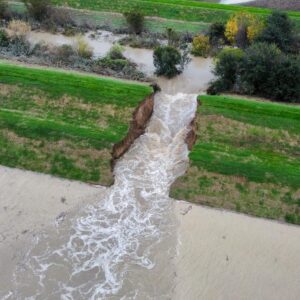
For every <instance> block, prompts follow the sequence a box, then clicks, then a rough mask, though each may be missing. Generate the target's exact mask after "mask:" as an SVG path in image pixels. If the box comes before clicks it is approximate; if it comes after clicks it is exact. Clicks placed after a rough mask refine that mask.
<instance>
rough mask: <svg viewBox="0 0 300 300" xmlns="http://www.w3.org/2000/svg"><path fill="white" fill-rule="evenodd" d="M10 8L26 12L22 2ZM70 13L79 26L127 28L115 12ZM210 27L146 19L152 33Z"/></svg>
mask: <svg viewBox="0 0 300 300" xmlns="http://www.w3.org/2000/svg"><path fill="white" fill-rule="evenodd" d="M9 6H10V9H11V10H12V11H15V12H18V13H24V12H25V11H26V9H25V6H24V4H23V3H21V2H10V3H9ZM69 13H70V15H71V17H72V19H73V20H74V21H75V23H76V24H77V25H79V26H80V25H86V24H89V25H90V26H100V27H104V28H106V27H108V28H110V29H113V30H114V29H120V28H126V27H127V24H126V20H125V18H124V17H123V16H122V14H116V13H115V12H104V11H95V10H80V9H72V10H70V11H69ZM208 27H209V23H204V22H183V21H181V20H171V19H161V18H155V19H153V18H152V17H146V19H145V30H147V31H149V32H152V33H163V32H165V31H166V28H173V29H175V30H176V31H178V32H191V33H199V32H203V31H204V30H207V29H208Z"/></svg>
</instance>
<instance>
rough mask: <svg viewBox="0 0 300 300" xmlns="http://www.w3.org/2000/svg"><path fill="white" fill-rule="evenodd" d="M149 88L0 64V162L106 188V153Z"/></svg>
mask: <svg viewBox="0 0 300 300" xmlns="http://www.w3.org/2000/svg"><path fill="white" fill-rule="evenodd" d="M151 92H152V88H150V87H148V86H146V85H142V84H134V83H128V82H122V81H118V80H113V79H106V78H99V77H95V76H89V75H80V74H77V73H67V72H64V71H57V70H47V69H46V70H42V69H37V68H29V67H22V66H17V65H13V64H9V63H7V62H3V61H0V164H1V165H5V166H9V167H17V168H24V169H28V170H32V171H38V172H43V173H48V174H53V175H57V176H61V177H65V178H69V179H75V180H81V181H85V182H92V183H99V184H110V183H111V182H112V174H111V170H110V159H111V154H110V152H111V149H112V146H113V144H115V143H116V142H118V141H120V140H122V139H123V138H124V137H125V135H126V133H127V131H128V127H129V124H130V120H131V117H132V112H133V110H134V109H135V108H136V107H137V105H138V103H139V102H140V101H142V100H143V99H144V98H145V97H146V96H147V95H149V94H150V93H151Z"/></svg>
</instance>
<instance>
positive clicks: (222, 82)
mask: <svg viewBox="0 0 300 300" xmlns="http://www.w3.org/2000/svg"><path fill="white" fill-rule="evenodd" d="M243 57H244V52H243V51H242V50H241V49H233V48H225V49H223V50H222V51H221V52H220V53H219V55H218V56H217V63H216V67H215V70H214V74H215V75H216V76H217V80H216V81H215V82H213V83H212V84H211V86H210V88H209V89H208V93H210V94H216V93H219V92H222V91H228V90H232V89H233V87H234V84H235V83H236V81H237V76H238V74H239V70H240V67H241V63H242V61H243Z"/></svg>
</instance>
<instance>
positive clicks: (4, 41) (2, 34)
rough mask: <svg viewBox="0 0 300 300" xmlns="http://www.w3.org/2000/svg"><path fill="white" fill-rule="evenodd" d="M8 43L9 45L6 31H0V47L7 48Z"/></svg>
mask: <svg viewBox="0 0 300 300" xmlns="http://www.w3.org/2000/svg"><path fill="white" fill-rule="evenodd" d="M8 43H9V38H8V35H7V33H6V31H4V30H3V29H0V47H6V46H8Z"/></svg>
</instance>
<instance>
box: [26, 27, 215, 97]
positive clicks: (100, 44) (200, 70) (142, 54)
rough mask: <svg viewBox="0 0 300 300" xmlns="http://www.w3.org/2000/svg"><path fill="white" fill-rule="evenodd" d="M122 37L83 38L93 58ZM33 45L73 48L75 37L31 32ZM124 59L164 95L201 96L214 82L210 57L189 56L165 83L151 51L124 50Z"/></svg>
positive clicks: (102, 33)
mask: <svg viewBox="0 0 300 300" xmlns="http://www.w3.org/2000/svg"><path fill="white" fill-rule="evenodd" d="M122 37H124V35H114V34H112V33H111V32H108V31H98V32H97V34H96V35H95V38H92V37H91V33H87V34H85V36H84V39H85V40H86V41H87V43H88V44H89V45H90V46H91V47H92V49H93V53H94V57H95V58H99V57H104V56H105V55H106V54H107V53H108V51H109V50H110V49H111V47H112V46H113V45H114V44H115V43H117V42H118V40H120V39H121V38H122ZM28 39H29V41H30V42H31V43H32V44H35V43H39V42H45V43H47V44H52V45H55V46H61V45H63V44H67V45H74V44H75V43H76V38H74V37H66V36H63V35H61V34H51V33H48V32H36V31H33V32H31V33H30V34H29V35H28ZM123 54H124V56H125V57H126V58H128V59H130V60H132V61H133V62H135V63H136V64H137V65H138V68H139V69H140V70H141V71H143V72H144V73H146V74H147V75H148V76H149V77H151V78H153V81H156V82H157V83H158V85H159V86H161V88H162V90H163V91H164V92H166V93H171V94H176V93H194V94H200V93H203V92H204V91H205V90H206V88H207V86H208V84H209V82H210V81H211V80H212V79H213V77H214V76H213V74H212V68H213V60H212V59H211V58H202V57H193V56H192V57H191V62H190V63H189V64H188V65H187V66H186V68H185V69H184V72H183V73H182V74H180V75H179V76H177V77H175V78H173V79H172V80H168V79H166V78H164V77H156V76H155V75H154V72H155V67H154V65H153V50H149V49H140V48H131V47H124V53H123Z"/></svg>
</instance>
